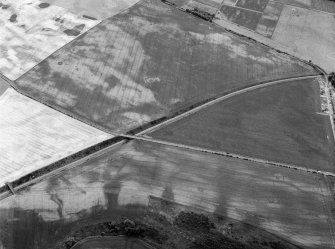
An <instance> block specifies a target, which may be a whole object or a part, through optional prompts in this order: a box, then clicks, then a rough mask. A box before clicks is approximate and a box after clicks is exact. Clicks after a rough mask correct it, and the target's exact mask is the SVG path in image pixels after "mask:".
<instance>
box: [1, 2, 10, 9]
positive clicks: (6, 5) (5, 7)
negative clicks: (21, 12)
mask: <svg viewBox="0 0 335 249" xmlns="http://www.w3.org/2000/svg"><path fill="white" fill-rule="evenodd" d="M9 7H10V5H9V4H3V3H0V8H2V9H3V10H5V9H8V8H9Z"/></svg>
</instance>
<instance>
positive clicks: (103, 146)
mask: <svg viewBox="0 0 335 249" xmlns="http://www.w3.org/2000/svg"><path fill="white" fill-rule="evenodd" d="M0 76H1V75H0ZM318 77H321V75H319V74H316V75H309V76H299V77H293V78H287V79H281V80H275V81H270V82H267V83H260V84H258V85H254V86H251V87H248V88H246V89H240V90H238V91H236V92H232V93H228V94H226V95H224V96H220V97H217V98H215V99H212V100H210V101H207V102H205V103H202V104H201V105H198V106H197V107H195V108H191V109H189V110H188V111H186V112H182V113H179V114H177V115H175V116H173V117H171V118H169V117H165V118H163V119H160V120H159V121H157V120H156V121H153V122H150V123H149V124H150V125H152V126H150V127H147V128H146V129H143V127H142V128H141V129H140V130H138V131H137V132H136V133H135V134H133V135H132V134H122V133H116V132H111V131H108V133H109V134H111V135H114V136H115V137H113V138H110V139H108V140H105V141H103V142H101V143H99V144H96V145H93V146H91V147H89V148H86V149H84V150H82V151H78V152H76V153H74V154H72V155H70V156H68V157H66V158H63V159H61V160H59V161H57V162H54V163H52V164H50V165H47V166H45V167H43V168H41V169H39V170H37V171H34V172H31V173H30V174H29V175H26V176H23V177H21V178H20V179H17V180H15V181H13V182H11V184H12V186H13V190H14V191H15V192H17V191H18V190H20V189H23V188H25V187H28V186H29V185H32V184H36V183H38V182H40V181H43V180H44V179H45V178H48V177H51V176H52V175H55V174H58V173H60V172H62V171H64V170H66V169H71V168H74V167H76V166H77V165H79V164H81V163H85V162H87V161H89V160H91V159H92V158H96V157H98V156H100V155H101V154H102V153H104V152H106V151H110V150H113V149H114V148H116V147H118V146H121V145H122V144H125V143H126V142H128V141H129V140H133V139H137V140H144V141H147V142H156V143H160V144H165V145H171V146H176V147H180V148H186V149H190V150H195V151H202V152H207V153H211V154H217V155H221V156H228V157H233V158H238V159H241V160H250V161H255V162H260V163H265V164H267V165H272V166H277V167H283V168H290V169H294V170H302V171H305V172H309V173H318V174H322V175H328V176H334V177H335V174H333V173H330V172H326V171H318V170H313V169H307V168H304V167H300V166H296V165H289V164H282V163H277V162H270V161H266V160H262V159H257V158H252V157H246V156H243V155H237V154H232V153H228V152H222V151H214V150H208V149H204V148H199V147H192V146H186V145H181V144H174V143H169V142H166V141H160V140H154V139H152V138H150V137H148V136H146V134H147V133H150V132H153V131H154V130H156V129H160V128H162V127H164V126H166V125H169V124H170V123H173V122H175V121H178V120H180V119H182V118H185V117H187V116H190V115H192V114H194V113H196V112H198V111H200V110H202V109H204V108H206V107H208V106H210V105H214V104H215V103H218V102H220V101H222V100H224V99H227V98H230V97H233V96H235V95H237V94H242V93H245V92H249V91H252V90H255V89H259V88H262V87H266V86H270V85H275V84H280V83H288V82H292V81H295V80H299V79H300V80H301V79H310V78H318ZM8 80H9V79H8ZM9 81H10V80H9ZM15 90H16V89H15ZM23 95H24V94H23ZM27 97H29V96H27ZM42 104H43V103H42ZM68 116H69V115H68ZM70 117H71V116H70ZM11 193H12V192H11V191H10V189H9V188H8V186H3V187H1V188H0V200H2V199H4V198H7V197H9V196H11Z"/></svg>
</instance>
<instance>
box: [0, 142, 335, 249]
mask: <svg viewBox="0 0 335 249" xmlns="http://www.w3.org/2000/svg"><path fill="white" fill-rule="evenodd" d="M333 191H334V183H333V180H332V178H330V179H327V178H325V177H324V176H322V175H319V174H311V173H306V172H302V171H296V170H291V169H283V168H274V167H269V166H266V165H262V164H259V163H254V162H250V161H245V160H239V159H233V158H229V157H221V156H218V155H212V154H207V153H200V152H193V151H190V150H186V149H181V148H175V147H171V146H165V145H157V144H151V143H144V142H136V141H132V142H129V143H127V144H126V145H124V146H122V147H119V148H118V149H116V150H113V151H109V152H106V153H105V154H104V155H102V156H100V157H98V158H96V159H93V160H90V161H88V162H86V163H85V164H83V165H81V166H79V167H76V168H72V169H69V170H65V171H63V173H60V174H58V175H55V176H53V177H51V178H50V179H47V180H44V181H42V182H40V183H38V184H36V185H34V186H31V187H29V188H27V189H25V190H22V191H20V192H18V193H17V194H16V195H15V196H11V197H9V198H7V199H4V200H2V201H1V202H0V217H1V218H0V219H1V220H2V222H0V226H1V229H0V231H1V232H0V233H1V236H0V238H1V243H2V245H4V246H7V245H11V247H10V248H21V247H20V245H22V244H24V245H27V247H26V249H29V248H33V246H32V245H35V246H37V247H39V248H52V246H54V245H57V243H59V241H62V240H63V239H64V237H66V234H68V233H70V231H71V230H72V229H73V228H74V226H75V227H77V228H80V227H83V226H87V225H89V224H96V223H97V222H99V221H108V220H113V219H115V220H117V219H118V217H128V218H130V219H132V217H140V216H141V215H142V214H143V212H145V209H146V207H147V206H148V205H149V200H151V198H152V197H158V198H163V199H165V200H169V201H173V202H176V203H179V204H182V205H186V206H188V207H193V208H200V209H201V210H204V211H208V212H210V213H213V212H214V213H217V214H220V215H222V216H224V217H227V218H231V219H234V220H237V221H242V222H243V223H246V224H250V225H253V226H256V227H258V229H263V230H265V231H268V232H270V233H271V234H273V235H275V236H279V237H282V238H284V239H285V240H288V241H290V242H291V243H293V244H295V245H297V246H301V247H303V248H313V249H317V248H320V249H321V248H322V249H327V248H334V244H333V241H332V236H333V232H332V230H331V229H333V227H334V226H333V222H334V216H333V214H332V211H331V209H332V208H333V207H334V200H333V198H332V194H333ZM150 203H151V201H150ZM150 205H151V204H150ZM4 234H6V236H4ZM1 243H0V244H1ZM6 248H8V247H6Z"/></svg>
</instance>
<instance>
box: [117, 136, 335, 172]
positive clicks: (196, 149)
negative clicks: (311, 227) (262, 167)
mask: <svg viewBox="0 0 335 249" xmlns="http://www.w3.org/2000/svg"><path fill="white" fill-rule="evenodd" d="M117 136H119V137H123V138H127V139H134V140H140V141H145V142H150V143H155V144H160V145H167V146H172V147H177V148H182V149H188V150H193V151H199V152H205V153H209V154H214V155H220V156H226V157H232V158H236V159H241V160H246V161H252V162H256V163H262V164H266V165H271V166H275V167H281V168H287V169H294V170H300V171H304V172H308V173H314V174H320V175H324V176H332V177H335V173H332V172H328V171H323V170H315V169H310V168H305V167H301V166H297V165H294V164H287V163H280V162H274V161H269V160H265V159H260V158H255V157H249V156H244V155H240V154H235V153H230V152H225V151H218V150H211V149H206V148H202V147H196V146H190V145H184V144H180V143H173V142H168V141H164V140H159V139H153V138H151V137H148V136H146V137H144V136H133V135H126V134H118V135H117Z"/></svg>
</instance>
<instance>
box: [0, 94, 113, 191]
mask: <svg viewBox="0 0 335 249" xmlns="http://www.w3.org/2000/svg"><path fill="white" fill-rule="evenodd" d="M111 137H112V136H111V135H109V134H106V133H104V132H102V131H99V130H96V129H94V128H93V127H90V126H88V125H86V124H83V123H81V122H79V121H77V120H74V119H72V118H70V117H67V116H66V115H64V114H61V113H59V112H57V111H55V110H53V109H51V108H49V107H46V106H44V105H42V104H40V103H38V102H36V101H34V100H31V99H29V98H27V97H25V96H23V95H21V94H19V93H17V92H16V91H15V90H13V89H11V88H9V89H7V90H6V91H5V92H4V93H3V94H2V95H1V96H0V141H1V143H0V151H1V153H0V187H1V186H3V184H4V183H5V182H11V181H13V180H17V179H19V178H20V177H22V176H25V175H27V174H29V173H31V172H32V171H34V170H37V169H40V168H42V167H45V166H47V165H48V164H50V163H53V162H55V161H58V160H60V159H62V158H64V157H66V156H69V155H71V154H73V153H75V152H77V151H80V150H81V149H84V148H87V147H90V146H92V145H94V144H96V143H99V142H101V141H103V140H106V139H108V138H111Z"/></svg>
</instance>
